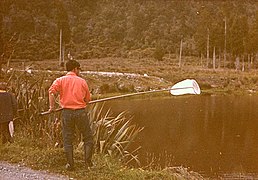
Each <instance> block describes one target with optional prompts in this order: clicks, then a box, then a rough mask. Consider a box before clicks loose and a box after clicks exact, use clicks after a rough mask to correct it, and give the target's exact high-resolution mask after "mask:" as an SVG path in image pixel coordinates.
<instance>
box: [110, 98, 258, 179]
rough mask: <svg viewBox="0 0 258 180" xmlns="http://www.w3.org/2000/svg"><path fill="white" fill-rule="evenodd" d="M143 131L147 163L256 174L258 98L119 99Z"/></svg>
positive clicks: (118, 105)
mask: <svg viewBox="0 0 258 180" xmlns="http://www.w3.org/2000/svg"><path fill="white" fill-rule="evenodd" d="M106 106H107V107H111V109H112V111H113V112H114V113H119V112H121V111H125V110H128V111H129V112H130V114H132V115H133V116H134V118H133V121H134V122H135V123H136V124H138V125H139V126H143V127H145V129H144V130H143V131H142V132H141V134H140V135H139V137H138V139H137V140H136V143H135V145H136V146H138V145H140V146H142V149H141V151H140V154H139V155H140V161H141V162H142V165H148V164H149V163H151V162H152V161H153V163H155V164H156V165H158V166H161V167H164V166H180V165H182V166H184V167H189V168H190V169H191V170H194V171H197V172H199V173H202V174H206V175H216V174H225V173H254V174H258V96H248V95H246V96H211V95H197V96H176V97H175V96H173V97H170V98H166V99H157V98H150V99H142V100H130V99H124V100H116V101H109V102H107V103H106Z"/></svg>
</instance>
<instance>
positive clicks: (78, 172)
mask: <svg viewBox="0 0 258 180" xmlns="http://www.w3.org/2000/svg"><path fill="white" fill-rule="evenodd" d="M36 141H37V140H29V139H22V138H20V137H19V135H18V134H17V135H16V137H15V142H14V143H13V144H6V145H0V161H2V163H3V161H5V162H9V163H11V164H9V163H8V166H9V168H11V169H12V171H13V170H14V171H15V172H16V173H15V172H13V173H9V175H8V176H9V178H10V179H15V177H21V176H22V177H27V179H29V180H30V179H33V178H34V179H35V177H37V178H38V179H44V177H48V178H49V179H55V177H56V178H57V177H58V179H81V180H83V179H87V180H88V179H92V180H94V179H103V180H109V179H124V180H127V179H128V180H131V179H139V180H140V179H142V180H143V179H164V180H172V179H174V180H176V179H196V180H197V179H198V180H201V179H204V178H203V177H202V176H201V175H199V174H198V173H195V172H192V171H190V170H188V169H187V168H184V167H168V168H166V169H163V170H152V169H142V168H130V167H126V166H124V165H122V164H121V162H119V160H117V159H116V158H112V157H110V156H105V155H101V154H95V155H94V157H93V161H94V163H95V168H94V169H93V170H90V171H86V170H85V168H84V165H83V162H84V161H83V153H82V152H81V151H79V150H75V159H76V160H75V171H73V172H68V171H66V170H65V167H64V165H65V156H64V154H63V149H62V148H45V147H40V146H39V144H40V142H36ZM0 164H1V163H0ZM4 164H6V163H4ZM7 168H8V167H7ZM11 169H9V170H6V169H5V166H3V167H2V170H1V169H0V172H1V171H5V173H8V171H11ZM15 169H16V170H15ZM21 174H22V175H21Z"/></svg>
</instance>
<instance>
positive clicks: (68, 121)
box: [62, 109, 93, 152]
mask: <svg viewBox="0 0 258 180" xmlns="http://www.w3.org/2000/svg"><path fill="white" fill-rule="evenodd" d="M62 117H63V129H62V133H63V140H64V150H65V152H72V151H73V141H74V138H75V126H77V128H78V130H79V131H80V134H81V135H82V138H83V139H82V140H83V142H84V146H91V147H92V146H93V134H92V131H91V128H90V122H89V119H88V116H87V113H86V111H85V109H79V110H70V109H64V110H63V112H62Z"/></svg>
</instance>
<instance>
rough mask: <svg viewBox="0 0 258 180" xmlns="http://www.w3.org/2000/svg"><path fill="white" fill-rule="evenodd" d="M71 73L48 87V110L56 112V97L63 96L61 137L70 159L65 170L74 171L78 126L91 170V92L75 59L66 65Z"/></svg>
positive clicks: (61, 101)
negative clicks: (74, 146) (89, 112)
mask: <svg viewBox="0 0 258 180" xmlns="http://www.w3.org/2000/svg"><path fill="white" fill-rule="evenodd" d="M66 70H67V71H68V73H67V74H66V75H65V76H62V77H60V78H57V79H56V80H55V81H54V82H53V84H52V85H51V87H50V88H49V105H50V108H49V111H53V110H54V109H55V97H54V95H55V94H57V93H59V94H60V105H61V107H62V108H63V110H62V123H63V124H62V125H63V128H62V134H63V140H64V151H65V154H66V158H67V162H68V163H67V164H66V169H67V170H73V169H74V159H73V139H74V136H75V125H76V126H77V128H78V129H79V131H80V133H81V135H82V138H83V142H84V154H85V165H86V168H89V167H92V165H93V164H92V161H91V159H92V154H93V135H92V131H91V127H90V122H89V119H88V116H87V113H86V111H85V107H86V105H87V103H88V102H89V101H90V92H89V88H88V85H87V83H86V81H85V80H84V79H83V78H81V77H79V74H80V70H81V69H80V64H79V63H78V62H77V61H75V60H69V61H68V62H67V63H66Z"/></svg>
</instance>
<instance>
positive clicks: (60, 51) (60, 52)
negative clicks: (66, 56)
mask: <svg viewBox="0 0 258 180" xmlns="http://www.w3.org/2000/svg"><path fill="white" fill-rule="evenodd" d="M59 35H60V38H59V40H60V42H59V45H60V46H59V48H60V49H59V65H60V66H62V53H63V51H62V36H63V35H62V29H60V34H59Z"/></svg>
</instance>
